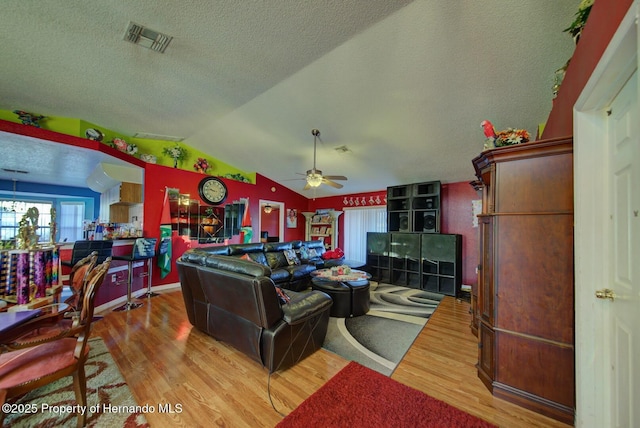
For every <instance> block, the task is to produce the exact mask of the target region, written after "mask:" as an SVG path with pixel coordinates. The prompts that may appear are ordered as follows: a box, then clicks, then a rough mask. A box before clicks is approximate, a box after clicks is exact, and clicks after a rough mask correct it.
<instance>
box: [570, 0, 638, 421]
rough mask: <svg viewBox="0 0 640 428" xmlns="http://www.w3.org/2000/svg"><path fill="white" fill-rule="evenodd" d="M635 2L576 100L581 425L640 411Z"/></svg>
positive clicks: (633, 417)
mask: <svg viewBox="0 0 640 428" xmlns="http://www.w3.org/2000/svg"><path fill="white" fill-rule="evenodd" d="M638 6H639V2H638V1H636V2H634V4H633V5H632V7H631V8H630V9H629V12H628V13H627V15H626V16H625V18H624V19H623V20H622V22H621V24H620V26H619V28H618V31H617V32H616V34H615V35H614V37H613V38H612V40H611V42H610V44H609V47H608V48H607V50H606V51H605V53H604V54H603V56H602V58H601V60H600V62H599V64H598V66H597V67H596V69H595V70H594V72H593V74H592V76H591V78H590V80H589V82H588V83H587V85H585V88H584V90H583V92H582V94H581V96H580V98H579V99H578V101H577V102H576V105H575V109H574V166H575V181H574V182H575V188H574V193H575V249H576V250H575V299H576V300H575V306H576V320H575V324H576V421H575V425H576V426H577V427H581V426H584V427H591V426H598V427H610V426H637V424H638V422H639V420H640V413H639V410H638V409H637V396H638V394H640V374H639V373H638V371H637V370H634V369H633V365H634V363H635V360H634V358H635V356H636V355H638V354H639V353H640V349H638V343H639V342H640V330H639V327H638V322H637V319H638V318H637V316H636V315H635V312H637V308H638V306H640V300H639V297H640V278H639V276H640V273H639V269H638V264H637V262H633V260H634V259H635V260H638V257H639V255H638V251H639V249H638V244H637V241H638V240H639V239H638V238H639V236H638V235H639V233H640V232H639V231H640V217H638V214H637V212H638V210H639V209H640V207H638V204H640V202H639V200H640V193H639V192H638V187H637V184H636V183H637V181H638V174H639V171H640V148H639V146H640V140H639V139H640V135H638V134H640V132H639V131H638V128H637V123H636V122H637V117H638V107H637V106H638V98H639V93H638V91H639V90H638V73H637V68H638V58H639V55H638V46H639V44H640V43H639V42H638V31H637V24H636V22H635V20H636V15H637V13H638ZM625 116H627V117H628V118H625ZM634 126H635V128H634ZM622 150H624V152H623V151H622ZM621 161H623V162H622V163H621ZM630 183H632V184H630ZM627 184H629V185H627ZM634 242H635V244H634ZM605 289H612V290H613V292H614V293H615V296H613V299H610V298H606V294H607V293H603V292H604V290H605ZM596 293H598V294H596ZM596 296H598V297H596ZM601 297H605V298H601ZM629 312H631V313H629ZM634 316H635V317H636V318H634ZM629 317H630V318H629ZM629 320H631V321H629ZM634 320H635V321H634ZM634 400H636V402H634Z"/></svg>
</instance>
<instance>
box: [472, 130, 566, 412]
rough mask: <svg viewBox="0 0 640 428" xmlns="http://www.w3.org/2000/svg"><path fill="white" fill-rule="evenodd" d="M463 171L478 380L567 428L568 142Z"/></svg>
mask: <svg viewBox="0 0 640 428" xmlns="http://www.w3.org/2000/svg"><path fill="white" fill-rule="evenodd" d="M473 166H474V168H475V171H476V175H477V177H478V179H479V180H480V182H481V183H482V214H481V215H479V226H480V252H481V254H480V264H479V266H478V268H479V270H478V273H479V274H478V298H477V301H476V305H475V307H474V308H473V309H474V311H475V312H476V313H475V314H474V319H475V320H477V329H478V342H479V343H478V376H479V377H480V379H481V380H482V381H483V382H484V384H485V385H486V386H487V387H488V388H489V389H490V390H491V391H492V393H493V395H494V396H496V397H500V398H503V399H506V400H508V401H511V402H514V403H517V404H519V405H521V406H523V407H526V408H529V409H531V410H534V411H536V412H538V413H542V414H545V415H547V416H550V417H552V418H555V419H558V420H561V421H564V422H567V423H570V424H573V419H574V409H575V374H574V274H573V139H572V138H571V137H565V138H559V139H550V140H539V141H534V142H529V143H524V144H519V145H513V146H507V147H499V148H495V149H490V150H486V151H484V152H482V153H481V154H480V155H479V156H477V157H476V158H474V159H473Z"/></svg>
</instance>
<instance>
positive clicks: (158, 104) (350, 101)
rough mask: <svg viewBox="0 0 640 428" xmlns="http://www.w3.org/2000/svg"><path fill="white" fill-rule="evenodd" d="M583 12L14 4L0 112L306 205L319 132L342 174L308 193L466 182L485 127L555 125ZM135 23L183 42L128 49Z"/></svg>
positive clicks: (3, 44)
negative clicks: (145, 141)
mask: <svg viewBox="0 0 640 428" xmlns="http://www.w3.org/2000/svg"><path fill="white" fill-rule="evenodd" d="M578 4H579V0H521V1H508V0H484V1H476V0H415V1H409V0H394V1H389V0H323V1H316V0H313V1H312V0H263V1H258V0H190V1H183V2H177V1H171V0H138V1H135V2H133V1H132V2H125V1H121V0H65V1H64V2H62V1H58V2H56V1H41V0H21V1H18V0H7V1H5V2H3V4H2V13H1V14H0V57H1V58H2V59H1V60H0V76H2V80H1V81H2V83H1V85H0V109H3V110H14V109H21V110H26V111H30V112H34V113H38V114H42V115H45V116H47V115H49V116H61V117H72V118H79V119H84V120H86V121H89V122H92V123H96V124H99V125H101V126H104V127H107V128H109V129H112V130H115V131H118V132H122V133H124V134H126V135H133V134H135V133H138V132H144V133H151V134H156V135H165V136H176V137H181V138H184V142H185V144H188V145H190V146H193V147H195V148H197V149H199V150H202V151H204V152H206V153H209V154H210V155H211V156H212V157H215V158H218V159H220V160H222V161H225V162H227V163H229V164H231V165H234V166H236V167H238V168H240V169H243V170H245V171H256V172H258V173H260V174H262V175H264V176H266V177H268V178H270V179H272V180H274V181H276V182H280V183H282V184H283V185H285V186H287V187H290V188H291V189H293V190H295V191H297V192H300V193H302V194H307V193H305V192H303V190H302V188H303V186H304V181H303V180H300V178H302V177H301V176H300V175H298V174H297V173H304V172H305V171H306V170H308V169H310V168H311V166H312V163H313V136H312V135H311V129H312V128H318V129H320V131H321V140H322V142H321V143H320V142H319V143H318V156H317V166H318V168H319V169H321V170H322V171H323V172H324V173H325V174H330V175H346V176H347V177H348V178H349V180H348V181H346V182H344V188H342V189H340V190H338V189H333V188H330V187H328V186H321V187H320V188H319V189H318V190H317V191H316V193H315V196H326V195H338V194H349V193H356V192H365V191H374V190H380V189H384V188H386V187H387V186H391V185H397V184H404V183H412V182H418V181H430V180H441V181H443V182H444V183H447V182H457V181H466V180H471V179H473V168H472V167H471V163H470V161H471V159H472V158H473V157H474V156H476V155H477V154H478V153H479V152H480V151H481V150H482V145H483V141H484V136H483V133H482V129H481V128H480V122H481V121H482V120H484V119H489V120H491V121H492V122H493V123H494V125H495V126H496V128H498V129H504V128H507V127H517V128H525V129H527V130H528V131H529V132H530V133H531V134H532V136H535V134H536V132H537V128H538V125H539V124H540V123H543V122H545V120H546V118H547V116H548V114H549V112H550V110H551V106H552V98H553V95H552V86H553V83H554V82H553V79H554V72H555V70H556V69H558V68H560V67H562V66H563V65H564V64H565V62H566V61H567V60H568V59H569V58H570V57H571V54H572V52H573V49H574V45H573V41H572V40H571V38H570V36H568V35H567V33H563V31H562V30H563V29H564V28H566V27H568V26H569V24H570V23H571V22H572V20H573V15H574V13H575V12H576V11H577V7H578ZM130 22H135V23H137V24H140V25H143V26H146V27H148V28H151V29H153V30H156V31H159V32H162V33H165V34H167V35H169V36H171V37H173V39H172V40H171V41H170V43H169V45H168V47H167V48H166V51H165V52H164V53H158V52H155V51H152V50H149V49H146V48H144V47H141V46H140V45H135V44H132V43H129V42H127V41H125V40H124V35H125V30H126V28H127V26H128V25H129V23H130ZM341 146H346V147H347V149H348V151H346V152H345V153H341V152H338V151H336V150H334V149H335V148H336V147H341ZM52 156H55V155H52ZM7 162H8V161H7V160H6V158H5V159H2V158H0V166H2V167H5V164H6V163H7ZM53 173H54V172H53V171H52V174H53ZM55 174H59V175H60V176H59V177H52V178H51V181H54V180H57V182H60V183H62V182H64V180H65V177H64V169H59V168H58V169H57V170H55ZM0 178H11V177H10V175H4V176H0ZM296 178H297V180H292V179H296ZM73 180H76V178H74V179H73ZM76 185H84V183H76Z"/></svg>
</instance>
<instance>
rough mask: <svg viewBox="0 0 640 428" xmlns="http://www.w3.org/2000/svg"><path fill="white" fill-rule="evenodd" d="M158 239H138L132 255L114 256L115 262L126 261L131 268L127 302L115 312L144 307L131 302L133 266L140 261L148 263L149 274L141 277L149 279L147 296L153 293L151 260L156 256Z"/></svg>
mask: <svg viewBox="0 0 640 428" xmlns="http://www.w3.org/2000/svg"><path fill="white" fill-rule="evenodd" d="M156 242H157V239H156V238H137V239H136V240H135V242H134V243H133V250H132V251H131V254H130V255H127V256H113V260H123V261H126V262H127V264H128V268H129V275H128V278H127V302H126V303H125V304H124V305H122V306H120V307H118V308H116V309H114V311H129V310H131V309H136V308H139V307H140V306H142V303H137V302H133V301H132V300H131V287H132V285H133V264H134V263H135V262H137V261H140V260H146V261H147V273H143V274H141V275H140V276H141V277H143V276H146V277H147V295H149V294H153V293H151V268H152V266H151V260H152V259H153V258H154V257H155V255H156Z"/></svg>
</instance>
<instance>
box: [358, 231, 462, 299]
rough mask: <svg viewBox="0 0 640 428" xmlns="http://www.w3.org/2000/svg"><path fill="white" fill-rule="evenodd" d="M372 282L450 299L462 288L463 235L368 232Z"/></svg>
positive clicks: (368, 265)
mask: <svg viewBox="0 0 640 428" xmlns="http://www.w3.org/2000/svg"><path fill="white" fill-rule="evenodd" d="M367 269H368V271H369V273H370V274H371V276H372V279H374V280H376V281H378V282H385V283H389V284H394V285H402V286H405V287H411V288H417V289H422V290H426V291H431V292H434V293H439V294H446V295H449V296H455V297H457V296H459V294H460V288H461V285H462V236H461V235H455V234H441V233H412V232H408V233H403V232H390V233H389V232H387V233H384V232H382V233H380V232H369V233H367Z"/></svg>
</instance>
